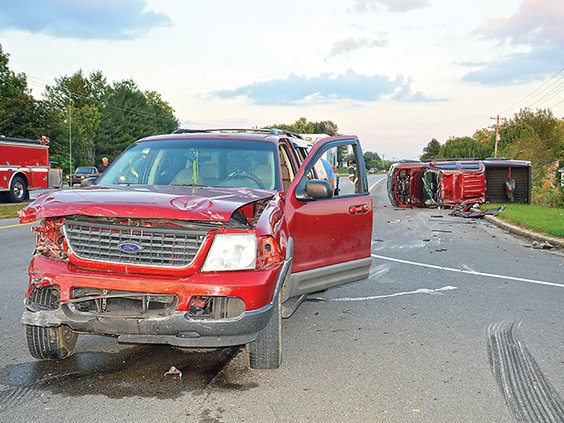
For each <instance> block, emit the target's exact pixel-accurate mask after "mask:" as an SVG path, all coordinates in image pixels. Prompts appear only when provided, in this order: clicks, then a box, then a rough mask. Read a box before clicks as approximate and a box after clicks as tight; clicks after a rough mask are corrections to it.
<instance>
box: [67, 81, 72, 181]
mask: <svg viewBox="0 0 564 423" xmlns="http://www.w3.org/2000/svg"><path fill="white" fill-rule="evenodd" d="M68 95H69V175H71V174H72V98H71V92H70V89H69V90H68ZM69 181H70V177H69ZM71 185H72V183H71ZM71 188H72V186H71Z"/></svg>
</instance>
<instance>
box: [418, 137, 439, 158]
mask: <svg viewBox="0 0 564 423" xmlns="http://www.w3.org/2000/svg"><path fill="white" fill-rule="evenodd" d="M440 151H441V143H440V142H438V141H437V140H436V139H435V138H433V139H432V140H431V141H429V144H427V146H426V147H425V148H424V149H423V154H422V155H421V157H419V160H421V161H422V162H426V161H429V160H433V159H436V158H437V157H439V152H440Z"/></svg>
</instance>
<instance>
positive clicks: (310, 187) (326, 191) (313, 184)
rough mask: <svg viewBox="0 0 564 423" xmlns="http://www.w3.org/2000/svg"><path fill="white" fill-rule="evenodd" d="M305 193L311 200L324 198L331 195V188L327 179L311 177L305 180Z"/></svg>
mask: <svg viewBox="0 0 564 423" xmlns="http://www.w3.org/2000/svg"><path fill="white" fill-rule="evenodd" d="M305 194H306V196H307V197H309V198H311V199H313V200H325V199H327V198H331V197H333V188H331V184H330V183H329V182H328V181H322V180H320V179H311V180H309V181H307V182H306V186H305Z"/></svg>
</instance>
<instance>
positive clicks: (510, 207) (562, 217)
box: [481, 204, 564, 238]
mask: <svg viewBox="0 0 564 423" xmlns="http://www.w3.org/2000/svg"><path fill="white" fill-rule="evenodd" d="M501 205H503V206H505V207H506V209H505V210H504V211H502V212H501V213H499V214H498V215H497V217H499V218H500V219H503V220H505V221H507V222H509V223H513V224H515V225H517V226H521V227H522V228H525V229H529V230H532V231H535V232H540V233H543V234H547V235H550V236H555V237H558V238H564V209H558V208H548V207H541V206H534V205H528V204H483V205H482V206H481V207H482V208H483V209H493V208H496V207H499V206H501Z"/></svg>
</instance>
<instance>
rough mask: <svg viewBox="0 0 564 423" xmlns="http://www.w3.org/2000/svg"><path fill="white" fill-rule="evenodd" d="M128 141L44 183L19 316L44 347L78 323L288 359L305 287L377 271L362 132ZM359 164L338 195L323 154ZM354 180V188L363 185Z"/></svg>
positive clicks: (261, 360)
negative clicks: (54, 188) (58, 183)
mask: <svg viewBox="0 0 564 423" xmlns="http://www.w3.org/2000/svg"><path fill="white" fill-rule="evenodd" d="M176 132H177V133H173V134H169V135H161V136H153V137H148V138H144V139H141V140H139V141H137V142H135V143H133V144H131V145H130V146H129V147H128V148H127V149H126V150H125V151H124V152H123V153H122V154H121V155H120V156H119V157H118V158H117V159H116V160H115V161H114V162H113V163H112V165H111V166H110V167H109V168H108V169H107V170H106V171H105V172H104V173H103V174H102V175H101V177H100V178H99V179H98V180H97V181H96V184H95V185H93V186H90V187H85V188H80V189H73V190H64V191H59V192H54V193H48V194H43V195H41V196H40V197H38V198H37V200H35V201H34V202H33V203H31V204H30V205H29V206H28V207H27V208H25V209H24V210H23V211H22V212H21V216H20V221H21V222H22V223H27V222H33V221H36V220H39V221H40V224H39V226H37V227H36V228H34V230H35V231H36V232H37V244H36V249H35V252H34V254H33V257H32V259H31V263H30V267H29V278H30V283H29V289H28V291H27V294H26V301H25V311H24V313H23V316H22V322H23V324H24V325H25V333H26V338H27V345H28V348H29V351H30V353H31V354H32V355H33V356H34V357H35V358H38V359H54V360H58V359H63V358H65V357H68V356H70V355H71V354H72V353H73V351H74V347H75V344H76V339H77V336H78V334H80V333H92V334H102V335H112V336H116V337H117V339H118V342H121V343H151V344H168V345H173V346H179V347H223V346H233V345H244V344H248V346H249V348H248V351H249V357H250V366H251V367H252V368H277V367H278V366H279V365H280V362H281V330H280V326H281V318H283V317H288V316H289V315H291V313H292V312H293V310H295V308H296V307H297V306H298V305H299V304H300V302H301V300H303V298H305V295H306V294H307V293H310V292H314V291H320V290H323V289H326V288H329V287H332V286H335V285H338V284H342V283H346V282H353V281H357V280H361V279H364V278H366V277H367V275H368V269H369V267H370V263H371V256H370V245H371V235H372V199H371V196H370V194H369V192H368V185H367V180H366V175H365V172H364V163H363V159H362V151H361V147H360V143H359V141H358V139H357V138H356V137H354V136H341V137H333V138H327V139H325V140H323V141H321V142H318V143H317V144H316V145H315V146H314V147H313V148H312V149H311V151H308V145H307V144H306V143H305V142H303V140H301V139H300V138H299V137H298V136H296V135H295V134H292V133H289V132H284V131H280V130H274V129H273V130H265V131H261V130H255V131H243V130H237V131H233V130H232V131H230V132H224V131H205V130H203V131H197V132H195V131H176ZM329 149H339V151H341V152H345V154H346V150H348V153H352V154H353V155H354V156H355V159H356V162H357V163H358V164H359V166H358V172H359V175H358V176H359V181H360V183H359V184H357V187H356V188H355V187H353V186H352V184H351V186H350V187H349V191H348V192H347V190H346V189H342V190H341V192H340V193H339V194H340V195H337V196H335V195H334V193H333V191H332V189H331V185H330V184H329V182H327V181H325V180H320V179H318V178H317V175H316V171H315V166H314V165H315V164H316V162H317V161H318V160H319V159H320V158H321V156H322V155H323V154H324V153H326V152H327V151H328V150H329ZM355 189H356V191H357V192H354V190H355Z"/></svg>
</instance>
